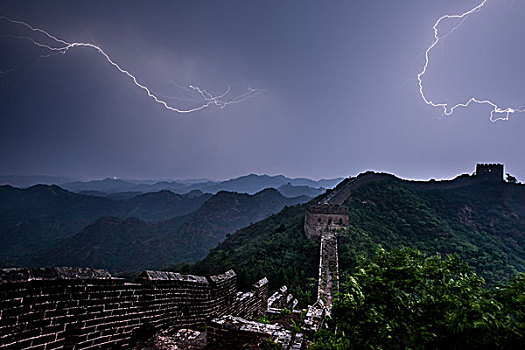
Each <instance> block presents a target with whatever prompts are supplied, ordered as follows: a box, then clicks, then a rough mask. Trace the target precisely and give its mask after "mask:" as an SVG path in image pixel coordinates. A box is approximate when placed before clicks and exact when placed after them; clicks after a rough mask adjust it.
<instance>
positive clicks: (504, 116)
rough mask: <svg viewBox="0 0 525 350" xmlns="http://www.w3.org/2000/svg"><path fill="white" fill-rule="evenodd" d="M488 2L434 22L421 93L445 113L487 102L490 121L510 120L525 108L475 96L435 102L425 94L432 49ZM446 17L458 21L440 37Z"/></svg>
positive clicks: (428, 103) (448, 113) (427, 102)
mask: <svg viewBox="0 0 525 350" xmlns="http://www.w3.org/2000/svg"><path fill="white" fill-rule="evenodd" d="M487 2H488V0H483V1H482V2H481V3H480V4H479V5H478V6H476V7H474V8H473V9H470V10H468V11H467V12H464V13H462V14H458V15H444V16H441V17H440V18H439V19H438V20H437V21H436V23H434V26H433V27H432V29H433V30H434V41H433V42H432V44H431V45H430V46H429V47H428V48H427V50H426V51H425V65H424V66H423V70H422V71H421V72H420V73H419V74H418V75H417V80H418V82H419V94H420V95H421V98H422V99H423V101H425V103H426V104H427V105H429V106H432V107H441V108H442V109H443V114H444V115H451V114H453V113H454V111H455V110H456V109H457V108H459V107H468V106H469V105H471V104H473V103H476V104H485V105H489V106H491V107H492V110H491V111H490V121H491V122H496V121H498V120H509V116H510V115H511V114H513V113H523V112H525V110H523V109H519V108H512V107H507V108H502V107H500V106H498V105H497V104H496V103H495V102H493V101H490V100H486V99H478V98H475V97H472V98H471V99H470V100H468V101H467V102H463V103H458V104H457V105H454V106H449V104H448V103H446V102H439V103H435V102H433V101H432V100H430V99H428V98H427V97H426V96H425V92H424V90H423V76H424V75H425V74H426V73H427V69H428V65H429V63H430V51H432V49H433V48H434V47H436V45H437V44H438V43H439V41H440V40H441V39H444V38H446V37H447V36H449V35H450V34H452V33H453V32H454V31H455V30H456V29H458V28H459V27H460V26H461V24H463V22H464V21H465V20H466V19H467V17H469V16H470V15H471V14H473V13H476V12H479V11H481V9H482V8H483V7H484V6H485V4H486V3H487ZM445 19H455V20H456V23H455V24H454V26H453V28H452V29H451V30H450V32H448V33H447V34H445V35H444V36H442V37H440V36H439V28H438V27H439V25H440V24H441V22H442V21H443V20H445Z"/></svg>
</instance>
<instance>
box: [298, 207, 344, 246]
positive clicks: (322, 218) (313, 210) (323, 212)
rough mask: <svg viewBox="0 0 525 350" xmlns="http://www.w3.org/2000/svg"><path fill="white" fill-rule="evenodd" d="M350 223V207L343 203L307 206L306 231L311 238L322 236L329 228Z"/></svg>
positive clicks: (334, 228)
mask: <svg viewBox="0 0 525 350" xmlns="http://www.w3.org/2000/svg"><path fill="white" fill-rule="evenodd" d="M348 224H349V218H348V208H347V207H345V206H343V205H336V204H316V205H309V206H307V207H306V213H305V218H304V232H305V233H306V236H307V237H308V238H310V239H312V238H317V237H320V236H321V234H322V233H323V231H325V230H327V229H329V230H336V229H338V228H343V227H347V226H348Z"/></svg>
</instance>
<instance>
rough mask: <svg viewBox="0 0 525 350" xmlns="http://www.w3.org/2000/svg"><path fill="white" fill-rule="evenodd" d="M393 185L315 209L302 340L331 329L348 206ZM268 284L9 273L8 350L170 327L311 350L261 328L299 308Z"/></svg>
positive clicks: (1, 274) (162, 275)
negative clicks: (314, 252)
mask: <svg viewBox="0 0 525 350" xmlns="http://www.w3.org/2000/svg"><path fill="white" fill-rule="evenodd" d="M392 178H393V176H392V175H388V174H377V173H365V174H362V175H360V176H359V177H357V178H350V179H346V180H344V181H343V182H342V183H340V184H339V185H338V186H337V187H336V188H335V189H334V190H332V191H329V192H328V193H327V195H326V196H324V198H323V199H322V200H321V201H320V202H318V203H317V204H315V205H309V206H307V208H306V212H305V221H304V233H305V235H306V236H307V237H308V238H310V239H313V240H319V241H320V251H319V276H318V292H317V300H316V301H315V303H314V304H313V305H310V306H308V308H307V310H306V314H305V319H304V324H303V327H302V332H303V333H306V334H312V333H314V332H315V331H317V330H319V329H320V328H321V327H322V326H323V321H324V319H325V317H326V316H327V315H329V314H330V309H331V305H332V300H333V297H334V295H335V294H336V293H337V292H338V291H339V268H338V255H337V254H338V251H337V250H338V249H337V236H338V235H339V234H342V233H344V231H345V229H346V228H347V227H348V225H349V224H350V223H349V215H348V208H347V207H346V206H344V203H345V202H346V201H347V200H348V199H349V197H350V196H351V193H352V191H353V190H354V189H356V188H358V187H359V186H361V185H363V184H366V183H369V182H372V181H384V180H388V179H392ZM502 179H503V166H502V165H500V164H478V166H477V167H476V176H474V177H470V176H467V177H460V178H458V179H457V180H452V181H440V182H436V183H435V184H432V183H428V182H427V184H429V185H430V186H429V188H432V186H438V185H439V186H443V187H455V186H458V183H461V184H462V185H464V184H465V181H467V182H477V181H487V180H490V181H502ZM406 183H407V184H409V185H412V186H420V183H421V182H417V181H415V182H414V181H406ZM268 284H269V283H268V280H267V279H266V278H263V279H261V280H260V281H258V282H256V283H255V284H254V285H253V286H252V288H251V290H250V291H249V292H241V291H238V290H237V276H236V274H235V272H234V271H233V270H230V271H227V272H225V273H224V274H222V275H215V276H209V277H202V276H192V275H181V274H180V273H174V272H164V271H144V272H143V273H141V274H140V275H139V277H138V278H137V280H136V281H135V282H134V283H130V282H126V281H125V280H123V279H120V278H115V277H113V276H111V274H110V273H109V272H108V271H106V270H97V269H89V268H39V269H23V268H9V269H0V348H2V349H100V348H129V347H131V346H132V345H133V344H134V343H135V342H136V341H137V339H141V338H143V337H144V336H150V335H151V334H153V333H155V332H158V331H161V330H164V329H167V328H174V327H175V328H180V329H184V330H185V329H187V328H195V327H204V326H206V327H207V332H206V337H207V341H208V342H209V343H211V344H214V345H215V346H216V347H218V348H228V349H230V348H232V349H233V348H237V347H238V346H240V344H245V343H247V342H248V343H254V344H258V343H260V342H261V341H262V340H264V339H271V340H272V341H276V342H278V343H279V344H280V345H281V347H282V349H292V350H299V349H303V348H304V347H305V346H306V343H305V336H304V335H303V333H299V332H291V331H290V330H287V329H285V328H283V327H282V326H279V325H275V324H274V325H272V324H264V323H259V322H255V321H253V320H254V319H257V318H258V317H259V316H261V315H265V314H270V315H271V314H274V315H275V314H279V313H280V312H281V310H282V309H284V308H287V309H289V310H294V309H295V308H296V306H297V300H296V299H295V298H294V297H293V295H291V294H290V293H289V292H288V290H287V288H286V286H283V287H281V288H280V289H279V290H278V291H276V292H275V293H273V294H272V295H271V296H270V297H268V293H269V291H268ZM294 312H296V313H297V312H298V311H297V310H295V311H294Z"/></svg>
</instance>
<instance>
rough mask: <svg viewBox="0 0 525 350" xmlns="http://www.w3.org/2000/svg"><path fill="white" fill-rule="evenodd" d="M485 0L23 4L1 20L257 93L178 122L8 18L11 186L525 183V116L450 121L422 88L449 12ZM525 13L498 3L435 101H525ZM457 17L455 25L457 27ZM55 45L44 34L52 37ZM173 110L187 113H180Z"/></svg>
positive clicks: (125, 62) (148, 75) (1, 30)
mask: <svg viewBox="0 0 525 350" xmlns="http://www.w3.org/2000/svg"><path fill="white" fill-rule="evenodd" d="M480 2H481V0H474V1H472V0H461V1H458V0H399V1H392V0H381V1H379V0H359V1H330V2H327V1H323V2H321V1H304V0H297V1H277V0H276V1H245V0H238V1H229V0H228V1H197V0H192V1H189V0H188V1H181V0H179V1H155V2H151V1H145V0H144V1H120V2H111V4H108V2H107V1H84V2H77V1H61V2H55V1H54V2H43V1H23V0H16V1H9V0H4V1H2V2H0V15H5V16H9V17H11V18H14V19H18V20H22V21H26V22H28V23H31V24H32V25H34V26H36V27H40V28H43V29H46V30H48V31H49V32H51V33H53V34H55V35H57V36H59V37H61V38H64V39H66V40H67V41H70V42H72V41H87V42H93V43H95V44H97V45H99V46H100V47H102V48H103V49H104V50H105V51H106V52H107V53H108V54H110V55H111V57H113V58H114V59H115V61H117V62H118V63H119V64H120V65H121V66H122V67H123V68H125V69H127V70H129V71H131V72H132V73H133V74H134V75H135V76H136V77H137V78H138V79H139V80H140V81H141V82H143V83H144V84H146V85H148V86H149V87H151V88H152V90H153V91H154V92H155V93H157V94H159V95H165V96H178V97H184V96H186V97H187V95H185V92H184V91H183V90H181V89H178V88H176V87H175V86H174V85H173V84H171V83H170V81H175V82H177V83H178V84H182V85H185V86H187V85H190V84H194V85H199V86H201V87H203V88H206V89H207V90H209V91H213V92H217V93H219V92H220V91H222V90H223V89H224V88H225V87H226V86H227V85H228V84H230V85H232V86H233V88H234V89H235V91H236V92H238V93H242V91H244V90H245V89H246V88H247V87H248V86H250V85H251V86H253V87H256V88H260V89H264V90H263V91H262V92H260V93H259V94H258V95H256V96H254V97H251V98H250V99H247V100H245V101H243V102H242V103H239V104H236V105H230V106H227V107H226V108H224V109H219V108H214V107H211V108H209V109H207V110H204V111H201V112H196V113H192V114H186V115H181V114H177V113H175V112H171V111H167V110H166V109H164V108H163V107H162V106H161V105H159V104H157V103H155V102H154V101H153V100H152V99H151V98H149V97H148V96H147V95H145V94H144V92H143V91H142V90H140V89H138V88H137V87H136V86H134V85H133V83H132V82H131V81H130V80H129V78H127V77H125V76H124V75H122V74H120V73H119V72H118V71H116V70H115V69H114V68H113V67H111V66H110V65H109V64H108V62H107V61H105V60H104V58H103V57H102V56H101V55H100V54H98V53H97V52H96V51H94V50H91V49H86V48H76V49H71V50H70V51H69V52H68V53H67V54H65V55H55V56H51V57H47V58H46V57H40V56H41V55H45V54H47V53H48V52H47V51H45V50H41V49H37V48H36V47H34V46H33V45H31V43H30V42H28V41H26V40H20V39H13V38H11V37H6V35H28V34H30V32H28V31H27V30H24V29H23V28H22V27H20V26H16V25H9V24H8V23H7V22H6V21H0V35H1V36H0V50H1V51H0V52H1V55H0V71H8V70H10V69H11V68H13V67H16V69H15V70H13V71H12V72H9V73H7V74H1V75H0V165H1V166H0V169H1V170H0V173H2V174H50V175H67V176H74V177H83V178H102V177H107V176H111V177H113V176H117V177H127V178H190V177H207V178H211V179H224V178H230V177H234V176H239V175H243V174H247V173H267V174H284V175H287V176H291V177H298V176H305V177H311V178H321V177H325V178H326V177H336V176H349V175H355V174H358V173H360V172H362V171H366V170H382V171H387V172H391V173H395V174H397V175H399V176H402V177H406V178H421V179H427V178H449V177H452V176H455V175H456V174H459V173H463V172H472V171H474V167H475V163H476V162H503V163H505V165H506V171H507V172H510V173H512V174H513V175H515V176H516V177H518V179H520V180H525V163H524V162H523V155H522V150H523V149H524V146H525V138H524V137H523V136H522V132H523V131H524V130H525V114H514V115H511V119H510V120H509V121H507V122H497V123H491V122H490V121H489V114H490V108H489V107H488V106H472V107H470V108H468V109H460V110H457V112H456V113H455V114H454V115H453V116H450V117H442V116H441V110H440V109H434V108H431V107H429V106H427V105H425V104H424V102H423V101H422V99H421V98H420V96H419V92H418V85H417V80H416V76H417V73H418V72H419V71H420V70H421V68H422V66H423V64H424V52H425V50H426V48H427V47H428V46H429V45H430V44H431V43H432V39H433V37H432V35H433V33H432V25H433V23H434V22H435V21H436V20H437V18H439V17H440V16H441V15H443V14H446V13H450V14H456V13H460V12H464V11H467V10H468V9H470V8H473V7H475V6H476V5H477V4H479V3H480ZM524 15H525V3H524V2H522V1H513V0H489V1H488V2H487V5H486V6H485V7H484V8H483V9H482V11H481V12H479V13H477V14H474V15H472V16H471V17H469V18H468V19H467V20H466V21H465V22H464V23H463V25H462V26H461V27H460V28H459V29H458V30H457V31H456V32H454V33H453V34H452V35H450V36H449V37H447V38H446V39H444V40H443V41H442V42H441V44H440V45H438V46H437V47H436V48H435V49H434V50H433V51H432V56H431V62H430V65H429V69H428V73H427V75H426V76H425V91H426V93H427V96H429V97H430V98H431V99H433V100H434V101H439V102H441V101H446V102H451V103H459V102H463V101H465V100H467V99H468V98H470V97H479V98H490V99H492V100H495V101H496V102H497V103H499V104H501V105H502V106H503V107H509V106H511V107H520V106H524V105H525V84H524V83H523V82H524V81H525V80H524V78H525V71H524V69H525V68H524V65H523V58H522V57H523V56H522V54H523V53H524V51H525V49H524V48H523V45H522V43H523V33H525V21H523V20H522V18H523V17H524ZM450 25H451V22H448V23H447V22H444V26H443V32H446V28H447V26H450ZM39 38H41V37H39ZM170 101H171V102H172V103H173V104H177V103H182V104H184V103H185V102H181V101H177V100H170Z"/></svg>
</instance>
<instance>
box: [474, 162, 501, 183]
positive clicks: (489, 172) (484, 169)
mask: <svg viewBox="0 0 525 350" xmlns="http://www.w3.org/2000/svg"><path fill="white" fill-rule="evenodd" d="M503 174H504V172H503V164H477V165H476V177H477V178H483V179H486V180H493V181H499V182H502V181H503Z"/></svg>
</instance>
